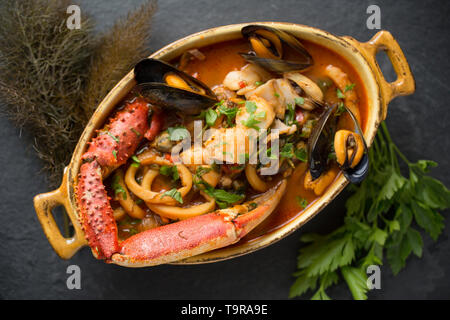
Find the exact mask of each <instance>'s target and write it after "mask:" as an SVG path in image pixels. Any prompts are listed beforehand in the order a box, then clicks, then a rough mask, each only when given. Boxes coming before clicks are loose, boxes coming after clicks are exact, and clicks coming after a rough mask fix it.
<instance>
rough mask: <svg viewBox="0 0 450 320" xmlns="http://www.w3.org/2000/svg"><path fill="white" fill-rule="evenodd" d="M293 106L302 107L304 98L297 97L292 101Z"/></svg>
mask: <svg viewBox="0 0 450 320" xmlns="http://www.w3.org/2000/svg"><path fill="white" fill-rule="evenodd" d="M294 101H295V104H296V105H298V106H302V105H303V104H304V103H305V98H303V97H298V98H295V99H294Z"/></svg>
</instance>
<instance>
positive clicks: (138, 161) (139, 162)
mask: <svg viewBox="0 0 450 320" xmlns="http://www.w3.org/2000/svg"><path fill="white" fill-rule="evenodd" d="M131 159H132V160H133V163H132V164H131V166H133V167H136V168H139V166H140V165H141V160H139V159H138V157H136V156H132V157H131Z"/></svg>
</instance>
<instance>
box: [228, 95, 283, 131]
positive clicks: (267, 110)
mask: <svg viewBox="0 0 450 320" xmlns="http://www.w3.org/2000/svg"><path fill="white" fill-rule="evenodd" d="M248 101H250V102H254V104H255V106H256V109H255V110H254V111H253V112H249V111H248V110H247V107H246V105H243V106H242V107H241V108H240V109H239V111H238V113H237V115H236V126H237V127H239V128H248V126H247V125H246V124H248V123H249V120H250V121H251V119H254V120H256V121H257V123H255V124H254V126H255V127H257V128H258V129H267V128H269V127H270V126H271V124H272V122H273V120H274V119H275V112H274V110H273V107H272V105H271V104H270V103H269V102H268V101H267V100H265V99H264V98H262V97H258V96H252V97H250V99H248Z"/></svg>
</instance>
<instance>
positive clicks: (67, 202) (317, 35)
mask: <svg viewBox="0 0 450 320" xmlns="http://www.w3.org/2000/svg"><path fill="white" fill-rule="evenodd" d="M257 24H258V25H265V26H269V27H273V28H277V29H279V30H282V31H286V32H289V33H291V34H292V35H294V36H296V37H298V38H299V39H302V40H306V41H309V42H311V43H314V44H318V45H320V46H322V47H325V48H327V49H329V50H330V51H332V52H334V53H336V54H337V55H339V56H341V57H342V58H343V59H344V60H346V61H347V62H348V63H349V64H350V65H351V66H352V68H353V69H354V70H356V72H357V74H358V76H359V78H360V79H361V82H362V83H363V84H364V87H365V88H364V90H365V94H366V98H367V105H368V111H367V116H366V117H367V118H366V121H365V126H364V130H363V131H364V138H365V141H366V142H367V145H368V146H370V144H371V143H372V141H373V139H374V137H375V134H376V131H377V128H378V126H379V124H380V122H381V121H383V120H384V119H385V118H386V114H387V106H388V104H389V102H390V101H391V100H392V99H393V98H395V97H397V96H401V95H409V94H412V93H413V92H414V90H415V84H414V78H413V76H412V74H411V71H410V68H409V65H408V63H407V61H406V59H405V56H404V54H403V52H402V50H401V48H400V47H399V45H398V43H397V42H396V41H395V39H394V38H393V36H392V35H391V34H390V33H389V32H388V31H380V32H378V33H377V34H376V35H375V36H374V37H373V38H372V39H371V40H369V41H368V42H365V43H361V42H358V41H357V40H355V39H353V38H351V37H347V36H343V37H337V36H334V35H332V34H330V33H328V32H325V31H322V30H319V29H315V28H312V27H308V26H303V25H298V24H292V23H279V22H261V23H257ZM246 25H247V24H237V25H229V26H223V27H218V28H213V29H209V30H206V31H202V32H199V33H196V34H193V35H190V36H187V37H185V38H183V39H181V40H178V41H176V42H174V43H171V44H169V45H167V46H166V47H164V48H162V49H161V50H159V51H157V52H155V53H154V54H153V55H152V56H151V58H155V59H160V60H163V61H168V62H170V61H172V60H174V59H175V58H177V57H179V56H180V55H181V54H182V53H183V52H186V51H187V50H190V49H195V48H202V47H205V46H209V45H212V44H216V43H221V42H224V41H228V40H234V39H239V38H241V37H242V35H241V29H242V28H243V27H244V26H246ZM380 50H383V51H385V52H386V53H387V55H388V57H389V59H390V61H391V63H392V65H393V67H394V70H395V72H396V74H397V80H396V81H394V82H391V83H389V82H387V81H386V80H385V79H384V77H383V74H382V72H381V70H380V68H379V66H378V64H377V62H376V58H375V56H376V53H377V52H378V51H380ZM135 85H136V81H135V79H134V75H133V72H130V73H129V74H128V75H126V76H125V77H124V78H123V79H122V80H121V81H120V82H119V83H118V84H117V85H116V86H115V87H114V89H113V90H111V92H110V93H109V94H108V95H107V96H106V97H105V99H104V100H103V101H102V103H101V104H100V105H99V106H98V108H97V110H96V112H95V113H94V115H93V116H92V118H91V120H90V121H89V123H88V125H87V126H86V128H85V130H84V132H83V135H82V136H81V138H80V140H79V142H78V145H77V147H76V149H75V151H74V153H73V156H72V160H71V162H70V164H69V165H68V166H67V168H66V170H65V172H64V178H63V181H62V184H61V186H60V187H59V188H58V189H57V190H54V191H51V192H48V193H45V194H40V195H37V196H36V197H35V199H34V204H35V209H36V212H37V215H38V218H39V221H40V223H41V225H42V227H43V229H44V232H45V234H46V236H47V238H48V240H49V242H50V244H51V245H52V247H53V248H54V250H55V251H56V253H57V254H58V255H59V256H60V257H61V258H64V259H69V258H71V257H72V256H73V255H74V254H75V253H76V252H77V251H78V250H79V249H80V248H82V247H84V246H86V245H87V241H86V240H85V235H84V232H83V229H82V227H81V224H80V222H79V213H78V212H77V203H76V196H75V186H76V177H77V176H78V174H79V170H80V166H81V163H82V154H83V153H84V152H85V150H86V148H87V143H88V142H89V141H90V140H91V139H92V137H93V136H94V135H95V130H97V129H99V128H101V127H102V125H103V124H104V122H105V120H106V119H107V117H108V116H109V115H110V113H111V112H112V110H113V109H114V108H115V107H116V106H117V104H118V103H119V102H120V101H122V100H123V99H124V97H125V96H126V95H127V94H128V93H129V92H130V90H131V89H132V88H133V87H134V86H135ZM347 183H348V182H347V180H346V178H345V177H344V176H343V175H339V176H338V178H337V179H336V180H335V181H334V182H333V184H332V185H330V186H329V187H328V188H327V190H326V191H325V193H324V194H323V195H322V196H321V197H320V198H318V199H317V200H315V201H314V202H313V203H311V204H310V205H309V206H308V207H307V208H306V209H305V210H303V211H302V212H301V214H298V215H296V216H294V217H293V218H291V219H290V220H288V221H286V222H285V223H284V224H282V225H280V226H278V227H277V228H275V229H273V230H270V231H269V232H267V233H265V234H262V235H260V236H258V237H255V238H253V239H251V240H249V241H241V242H238V243H236V244H234V245H231V246H227V247H224V248H221V249H217V250H214V251H210V252H206V253H203V254H200V255H197V256H193V257H189V258H187V259H184V260H181V261H178V262H175V263H177V264H197V263H208V262H216V261H220V260H224V259H230V258H233V257H237V256H240V255H244V254H247V253H250V252H253V251H255V250H258V249H260V248H263V247H266V246H268V245H270V244H272V243H274V242H276V241H278V240H280V239H282V238H284V237H285V236H287V235H288V234H290V233H292V232H293V231H295V230H296V229H298V228H299V227H301V226H302V225H304V224H305V223H306V222H308V221H309V220H310V219H311V218H312V217H314V216H315V215H316V214H317V213H318V212H320V211H321V210H322V209H323V208H324V207H325V206H326V205H327V204H328V203H329V202H330V201H332V200H333V199H334V198H335V197H336V196H337V194H338V193H339V192H340V191H342V190H343V188H344V187H345V186H346V184H347ZM61 205H62V206H64V208H65V210H66V212H67V213H68V215H69V217H70V220H71V222H72V224H73V227H74V229H75V234H74V236H73V238H70V239H66V238H64V237H63V236H62V235H61V233H60V231H59V229H58V226H57V224H56V222H55V219H54V217H53V214H52V209H53V208H55V207H57V206H61ZM112 263H115V262H114V261H113V262H112ZM131 266H132V265H131ZM139 266H143V265H139ZM144 266H145V265H144Z"/></svg>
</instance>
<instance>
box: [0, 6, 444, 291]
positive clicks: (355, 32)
mask: <svg viewBox="0 0 450 320" xmlns="http://www.w3.org/2000/svg"><path fill="white" fill-rule="evenodd" d="M140 3H141V0H134V1H131V0H129V1H123V0H95V1H94V0H82V1H81V9H82V10H85V11H88V12H89V13H91V14H92V15H94V16H95V17H96V18H97V21H99V24H98V26H97V27H98V29H99V30H102V29H104V28H107V27H109V26H111V25H112V24H113V21H114V20H115V19H116V18H118V17H120V16H121V15H123V14H125V13H126V12H127V11H129V10H130V9H132V8H134V7H135V6H137V5H139V4H140ZM370 4H377V5H379V6H380V8H381V23H382V28H383V29H386V30H389V31H391V32H392V33H393V35H394V36H395V37H396V38H397V40H398V42H399V43H400V46H401V47H402V48H403V50H404V52H405V54H406V57H407V59H408V61H409V63H410V65H411V67H412V71H413V73H414V75H415V77H416V82H417V92H416V93H415V94H414V95H412V96H409V97H400V98H397V99H395V100H394V101H393V102H392V103H391V104H390V107H389V114H388V120H387V122H388V126H389V128H390V130H391V132H392V134H393V136H394V140H395V141H396V142H397V144H398V145H399V147H400V148H401V149H402V150H403V151H404V152H405V154H406V155H407V156H408V157H409V158H410V159H413V160H417V159H420V158H427V159H433V160H435V161H437V162H439V164H440V165H439V167H438V168H436V169H435V170H434V171H433V175H434V176H436V177H439V178H440V179H441V180H442V181H443V182H444V183H445V184H446V185H447V186H450V176H449V164H450V163H449V160H450V157H449V155H448V152H449V151H448V150H450V140H449V135H448V132H447V131H448V129H449V125H448V124H449V122H450V116H449V112H448V108H449V101H450V94H449V83H450V75H449V56H450V55H449V54H450V52H449V43H448V40H449V31H450V28H449V24H450V22H449V15H450V2H449V1H447V0H441V1H375V0H370V1H356V0H353V1H352V0H347V1H332V0H320V1H312V0H308V1H303V0H302V1H295V0H289V1H284V0H277V1H262V0H236V1H234V0H233V1H225V0H197V1H187V0H185V1H180V0H160V2H159V10H158V13H157V14H156V16H155V19H154V23H153V38H152V42H151V46H152V49H154V50H157V49H159V48H160V47H162V46H164V45H166V44H168V43H170V42H172V41H174V40H176V39H179V38H181V37H183V36H186V35H188V34H191V33H193V32H197V31H201V30H203V29H206V28H210V27H215V26H220V25H225V24H231V23H239V22H250V21H286V22H294V23H301V24H306V25H310V26H313V27H318V28H321V29H324V30H327V31H330V32H332V33H334V34H337V35H351V36H353V37H355V38H356V39H358V40H360V41H367V40H368V39H370V37H371V36H373V34H375V30H368V29H367V28H366V19H367V17H368V15H367V14H366V8H367V7H368V6H369V5H370ZM382 65H383V67H387V66H388V64H387V63H386V59H384V60H382ZM387 74H388V78H389V77H390V78H392V77H393V73H392V72H389V71H388V72H387ZM0 150H1V152H0V167H1V168H2V169H3V170H2V171H1V173H0V190H1V191H0V298H7V299H14V298H37V299H47V298H55V299H73V298H83V299H102V298H112V299H122V298H147V299H187V298H190V299H197V298H199V299H211V298H222V299H244V298H249V299H286V298H287V296H288V290H289V287H290V285H291V284H292V281H293V278H292V276H291V274H292V273H293V272H294V270H295V265H296V255H297V251H298V249H299V247H300V243H299V237H300V234H301V233H303V232H309V231H314V232H328V231H330V230H332V229H333V228H335V227H336V226H338V225H339V223H340V222H341V221H342V220H341V219H342V216H343V214H344V212H345V207H344V202H345V199H346V194H345V193H343V194H341V195H340V196H339V197H338V199H336V201H334V202H333V203H332V204H331V205H330V206H328V207H327V208H326V209H325V210H323V212H321V214H320V215H318V216H317V217H316V218H315V219H314V220H313V221H311V222H310V223H309V224H307V225H306V226H305V227H304V228H302V229H301V230H299V231H297V232H295V233H294V234H292V235H290V236H289V237H287V238H285V239H284V240H282V241H280V242H278V243H276V244H274V245H272V246H270V247H268V248H266V249H263V250H260V251H258V252H256V253H253V254H250V255H247V256H244V257H240V258H237V259H234V260H231V261H225V262H221V263H215V264H209V265H199V266H158V267H153V268H147V269H136V270H133V269H124V268H121V267H117V266H112V265H106V264H103V263H101V262H99V261H96V260H95V259H93V257H92V255H91V253H90V251H89V250H88V249H83V250H81V251H80V252H79V253H78V254H77V255H76V256H75V257H74V258H73V259H72V260H70V261H63V260H61V259H59V258H58V257H57V255H56V254H55V253H54V252H53V250H52V249H51V247H50V245H49V243H48V241H47V239H46V238H45V236H44V233H43V232H42V229H41V227H40V225H39V222H38V220H37V218H36V214H35V212H34V208H33V203H32V198H33V196H34V195H36V194H37V193H41V192H45V191H47V190H48V188H47V186H46V183H45V179H44V177H43V176H42V175H41V174H40V173H39V170H40V162H39V161H38V159H37V158H36V157H35V155H34V153H33V149H32V146H31V140H30V138H29V137H27V136H26V135H22V134H21V132H20V131H19V130H18V129H16V128H15V127H13V126H12V125H11V124H10V123H9V122H8V120H7V119H5V118H0ZM448 213H449V212H445V213H444V214H445V215H446V216H448ZM449 232H450V223H448V222H447V226H446V228H445V230H444V233H443V235H442V236H441V237H440V238H439V240H438V241H437V242H433V241H432V240H431V239H430V238H429V237H428V236H424V241H425V248H424V252H423V258H422V259H418V258H415V257H412V258H410V259H409V261H408V265H407V268H406V269H405V270H403V271H402V272H401V273H400V274H399V275H398V276H396V277H394V276H393V275H392V273H391V271H390V269H389V267H388V266H387V265H386V266H384V267H382V284H381V286H382V289H381V290H376V291H373V292H370V293H369V298H371V299H423V298H427V299H428V298H450V254H449V252H450V240H449V237H448V235H449ZM70 264H77V265H79V266H80V267H81V270H82V290H72V291H69V290H67V288H66V278H67V274H66V268H67V266H68V265H70ZM328 293H329V295H330V296H331V297H333V298H337V299H347V298H350V294H349V293H348V290H347V288H346V286H345V285H343V284H341V285H339V286H337V287H335V288H333V289H330V290H328Z"/></svg>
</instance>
